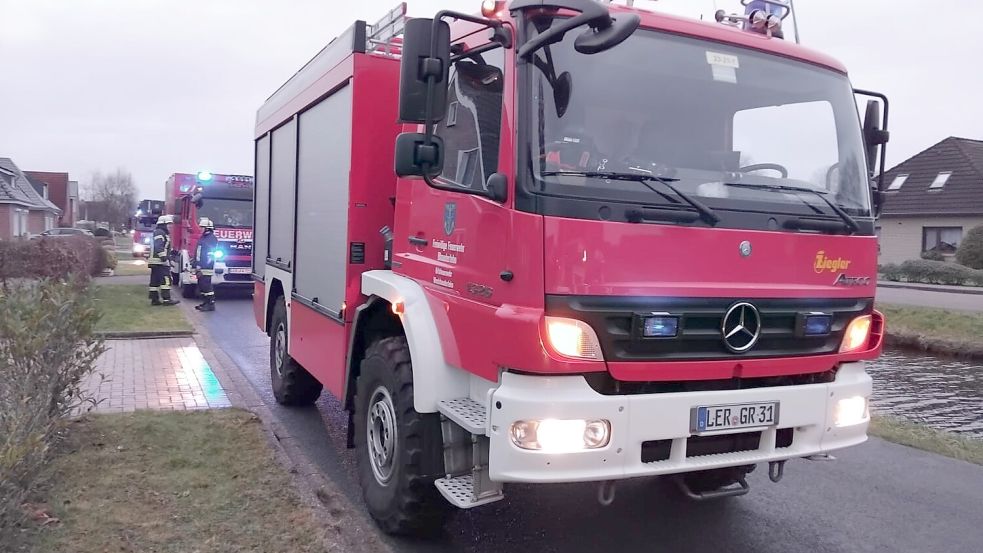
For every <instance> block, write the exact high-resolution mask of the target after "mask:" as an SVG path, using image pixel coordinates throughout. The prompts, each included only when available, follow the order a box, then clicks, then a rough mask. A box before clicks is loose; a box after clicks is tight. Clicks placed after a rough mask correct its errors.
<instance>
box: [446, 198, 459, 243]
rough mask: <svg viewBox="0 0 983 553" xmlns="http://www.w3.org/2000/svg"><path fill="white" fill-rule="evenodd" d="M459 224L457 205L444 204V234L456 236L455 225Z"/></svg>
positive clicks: (452, 203)
mask: <svg viewBox="0 0 983 553" xmlns="http://www.w3.org/2000/svg"><path fill="white" fill-rule="evenodd" d="M456 224H457V204H456V203H454V202H447V203H446V204H444V234H446V235H447V236H450V235H451V234H454V225H456Z"/></svg>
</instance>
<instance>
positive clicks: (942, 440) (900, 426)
mask: <svg viewBox="0 0 983 553" xmlns="http://www.w3.org/2000/svg"><path fill="white" fill-rule="evenodd" d="M870 434H871V435H874V436H877V437H879V438H883V439H885V440H887V441H889V442H894V443H897V444H901V445H906V446H910V447H914V448H916V449H921V450H923V451H930V452H932V453H938V454H939V455H945V456H946V457H952V458H953V459H961V460H963V461H969V462H970V463H975V464H977V465H983V440H977V439H974V438H969V437H966V436H960V435H958V434H953V433H951V432H944V431H941V430H935V429H933V428H929V427H928V426H925V425H922V424H917V423H913V422H908V421H904V420H901V419H896V418H891V417H874V418H873V419H872V420H871V423H870Z"/></svg>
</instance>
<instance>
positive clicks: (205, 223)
mask: <svg viewBox="0 0 983 553" xmlns="http://www.w3.org/2000/svg"><path fill="white" fill-rule="evenodd" d="M198 226H199V227H201V228H203V229H212V230H214V229H215V223H213V222H212V220H211V219H209V218H208V217H202V218H201V220H200V221H198Z"/></svg>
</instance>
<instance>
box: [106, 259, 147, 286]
mask: <svg viewBox="0 0 983 553" xmlns="http://www.w3.org/2000/svg"><path fill="white" fill-rule="evenodd" d="M113 274H114V275H116V276H140V275H144V276H146V277H147V278H148V279H149V278H150V267H149V266H148V265H147V262H146V261H143V260H139V259H138V260H135V261H129V260H125V259H121V260H119V263H117V264H116V269H114V270H113ZM148 282H149V280H148Z"/></svg>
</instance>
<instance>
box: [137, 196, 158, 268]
mask: <svg viewBox="0 0 983 553" xmlns="http://www.w3.org/2000/svg"><path fill="white" fill-rule="evenodd" d="M163 214H164V202H163V201H162V200H141V201H140V203H139V205H137V210H136V212H134V214H133V217H131V218H130V235H131V236H133V257H150V246H151V244H150V243H151V241H152V240H153V239H154V228H156V227H157V218H158V217H160V216H161V215H163Z"/></svg>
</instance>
